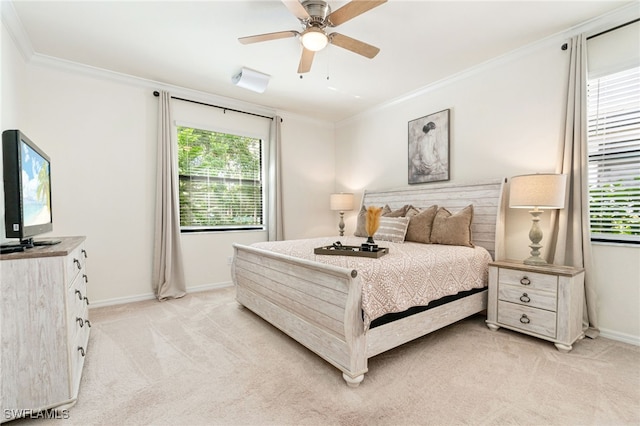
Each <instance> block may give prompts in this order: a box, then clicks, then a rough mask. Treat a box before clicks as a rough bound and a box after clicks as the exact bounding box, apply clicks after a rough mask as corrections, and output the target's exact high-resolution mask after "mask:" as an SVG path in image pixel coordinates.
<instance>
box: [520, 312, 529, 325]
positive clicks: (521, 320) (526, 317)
mask: <svg viewBox="0 0 640 426" xmlns="http://www.w3.org/2000/svg"><path fill="white" fill-rule="evenodd" d="M520 322H521V323H523V324H529V323H530V322H531V320H530V319H529V317H528V316H526V315H525V314H522V316H521V317H520Z"/></svg>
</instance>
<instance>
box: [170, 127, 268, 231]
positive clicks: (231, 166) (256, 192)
mask: <svg viewBox="0 0 640 426" xmlns="http://www.w3.org/2000/svg"><path fill="white" fill-rule="evenodd" d="M178 175H179V194H180V225H181V227H182V229H183V230H201V229H210V228H220V229H228V228H238V227H261V226H262V225H263V210H262V198H263V197H262V141H261V140H260V139H256V138H250V137H246V136H238V135H233V134H228V133H220V132H213V131H208V130H201V129H194V128H190V127H178Z"/></svg>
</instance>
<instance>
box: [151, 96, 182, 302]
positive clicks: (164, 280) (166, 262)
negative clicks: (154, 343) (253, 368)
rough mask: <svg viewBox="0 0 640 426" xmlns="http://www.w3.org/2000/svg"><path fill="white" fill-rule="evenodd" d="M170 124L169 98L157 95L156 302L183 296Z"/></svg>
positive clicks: (175, 164) (175, 157)
mask: <svg viewBox="0 0 640 426" xmlns="http://www.w3.org/2000/svg"><path fill="white" fill-rule="evenodd" d="M172 121H173V120H172V112H171V95H170V94H169V93H168V92H165V91H163V92H161V93H160V103H159V107H158V157H157V158H158V161H157V165H156V167H157V169H156V215H155V242H154V250H153V276H152V280H153V283H152V284H153V290H154V293H155V295H156V297H157V298H158V300H166V299H174V298H178V297H182V296H184V295H185V294H186V283H185V278H184V265H183V262H182V246H181V243H180V202H179V199H178V154H177V149H178V146H177V143H176V141H175V140H174V139H175V137H174V132H173V127H172Z"/></svg>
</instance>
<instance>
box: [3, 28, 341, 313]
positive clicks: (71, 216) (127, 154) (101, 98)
mask: <svg viewBox="0 0 640 426" xmlns="http://www.w3.org/2000/svg"><path fill="white" fill-rule="evenodd" d="M3 32H4V26H3ZM2 42H3V50H2V87H3V92H2V104H3V106H4V109H3V114H2V117H3V124H2V125H3V130H4V129H6V128H8V127H13V126H15V127H19V128H20V129H21V130H23V131H24V132H25V133H26V134H27V135H28V136H29V137H30V138H31V139H32V140H33V141H34V142H36V143H37V144H38V145H39V146H40V147H41V148H42V149H43V150H44V151H45V152H47V154H48V155H49V156H50V157H51V174H52V207H53V215H54V230H53V232H52V233H51V235H56V236H65V235H85V236H87V243H86V245H87V250H88V253H89V260H88V262H89V263H88V268H89V269H88V270H89V280H90V282H89V288H88V292H89V297H90V298H91V300H92V301H93V302H94V306H95V305H100V304H106V303H114V302H121V301H130V300H136V299H142V298H148V297H150V296H151V294H152V290H151V271H152V252H153V220H154V204H155V172H156V170H155V158H156V148H155V144H156V123H157V108H158V98H156V97H154V96H153V94H152V91H153V90H152V89H151V88H150V87H149V84H148V83H149V82H138V81H137V80H136V79H135V78H130V79H127V78H122V77H121V76H120V77H118V78H104V75H103V74H104V73H102V74H100V73H95V72H91V70H88V69H83V67H81V66H75V65H74V66H70V65H69V64H64V63H56V62H55V61H50V60H46V61H44V62H43V64H42V65H40V62H39V61H37V60H36V61H31V62H27V63H25V60H24V59H23V58H22V57H21V56H20V55H18V54H17V53H16V52H17V49H16V47H15V45H13V42H12V41H11V39H10V37H7V36H5V37H3V40H2ZM5 88H10V90H4V89H5ZM281 115H282V116H283V118H284V122H283V124H282V162H283V179H284V181H285V183H284V199H285V202H284V215H285V217H286V218H287V219H286V225H285V235H286V236H287V237H289V238H301V237H310V236H319V235H326V234H327V233H330V232H331V231H332V230H333V229H334V227H337V225H335V217H334V215H333V212H331V211H330V210H329V209H328V202H329V201H328V200H329V194H330V193H331V192H333V191H334V186H335V182H334V176H335V165H334V143H333V139H334V130H333V127H334V126H333V124H332V123H327V122H321V121H317V120H312V119H307V118H304V117H300V116H297V115H296V114H290V113H286V112H282V113H281ZM5 122H6V123H7V124H6V125H5ZM308 208H310V210H307V209H308ZM301 210H304V214H301V213H300V212H301ZM3 211H4V209H3ZM3 238H4V235H3ZM264 239H265V233H264V232H229V233H218V234H215V233H210V234H200V235H193V234H191V235H184V236H183V246H184V259H185V272H186V278H187V289H188V290H194V289H202V288H207V287H212V286H216V285H227V284H230V280H231V278H230V274H229V265H228V264H227V259H228V257H229V256H231V255H232V253H233V252H232V244H233V243H234V242H239V243H244V244H248V243H251V242H254V241H260V240H264Z"/></svg>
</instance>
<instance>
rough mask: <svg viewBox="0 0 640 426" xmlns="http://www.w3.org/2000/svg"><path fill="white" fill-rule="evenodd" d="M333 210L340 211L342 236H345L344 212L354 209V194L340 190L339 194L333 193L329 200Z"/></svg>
mask: <svg viewBox="0 0 640 426" xmlns="http://www.w3.org/2000/svg"><path fill="white" fill-rule="evenodd" d="M329 204H330V206H331V210H337V211H339V212H340V223H339V227H340V236H341V237H342V236H344V212H345V211H349V210H353V194H351V193H347V192H340V193H337V194H331V199H330V202H329Z"/></svg>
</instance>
